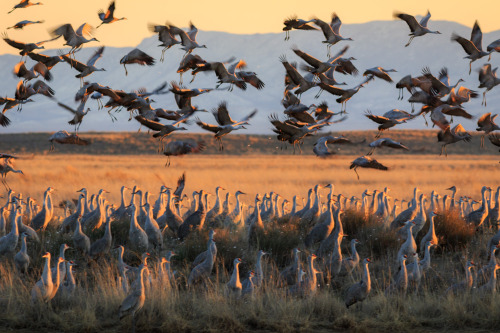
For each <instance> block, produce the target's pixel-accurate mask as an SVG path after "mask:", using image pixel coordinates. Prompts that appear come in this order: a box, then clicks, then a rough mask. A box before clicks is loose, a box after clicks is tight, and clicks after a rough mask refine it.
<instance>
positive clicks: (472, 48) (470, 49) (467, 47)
mask: <svg viewBox="0 0 500 333" xmlns="http://www.w3.org/2000/svg"><path fill="white" fill-rule="evenodd" d="M451 40H453V41H455V42H457V43H458V44H460V45H462V48H463V49H464V51H465V52H467V54H473V53H476V52H479V50H478V49H477V47H476V45H474V43H472V42H471V41H470V40H468V39H466V38H463V37H461V36H459V35H457V34H452V35H451Z"/></svg>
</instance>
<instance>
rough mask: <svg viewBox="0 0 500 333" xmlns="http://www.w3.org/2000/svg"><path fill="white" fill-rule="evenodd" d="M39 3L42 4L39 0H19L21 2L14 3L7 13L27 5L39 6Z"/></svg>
mask: <svg viewBox="0 0 500 333" xmlns="http://www.w3.org/2000/svg"><path fill="white" fill-rule="evenodd" d="M40 5H43V3H41V2H31V1H30V0H21V2H19V3H18V4H17V5H15V6H14V7H13V8H12V10H11V11H10V12H8V13H7V14H10V13H12V12H13V11H14V10H16V9H18V8H28V7H31V6H40Z"/></svg>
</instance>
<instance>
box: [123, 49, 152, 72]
mask: <svg viewBox="0 0 500 333" xmlns="http://www.w3.org/2000/svg"><path fill="white" fill-rule="evenodd" d="M120 64H122V65H123V68H125V75H128V71H127V67H126V66H125V65H127V64H139V65H141V66H144V65H148V66H153V65H154V64H155V59H154V58H153V57H151V56H150V55H148V54H146V53H145V52H142V51H141V50H139V49H133V50H132V51H130V52H129V53H127V54H126V55H125V56H124V57H123V58H121V59H120Z"/></svg>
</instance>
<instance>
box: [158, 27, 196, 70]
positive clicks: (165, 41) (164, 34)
mask: <svg viewBox="0 0 500 333" xmlns="http://www.w3.org/2000/svg"><path fill="white" fill-rule="evenodd" d="M149 30H150V31H151V32H155V33H157V34H158V40H159V41H160V42H161V44H160V45H158V46H163V50H162V51H161V57H160V61H161V62H163V59H164V57H165V51H167V50H168V49H169V48H171V47H172V46H174V45H176V44H180V43H181V42H180V41H178V40H177V39H176V38H175V34H174V33H173V32H172V30H171V29H170V27H169V26H167V25H155V24H150V25H149ZM191 57H199V56H192V55H191V54H188V55H186V56H184V58H182V61H183V62H186V61H187V60H188V59H190V58H191ZM200 59H201V58H200ZM181 63H182V62H181ZM177 72H179V71H177Z"/></svg>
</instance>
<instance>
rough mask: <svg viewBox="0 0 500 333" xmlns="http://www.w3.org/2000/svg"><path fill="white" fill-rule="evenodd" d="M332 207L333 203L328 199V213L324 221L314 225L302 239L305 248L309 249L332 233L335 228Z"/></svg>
mask: <svg viewBox="0 0 500 333" xmlns="http://www.w3.org/2000/svg"><path fill="white" fill-rule="evenodd" d="M332 206H333V201H332V199H330V201H329V202H328V212H327V216H326V220H325V221H324V222H323V223H320V224H316V225H315V226H314V227H313V228H312V230H311V231H310V232H309V233H308V234H307V236H306V238H305V239H304V244H305V246H306V247H308V248H310V247H312V246H313V245H314V244H316V243H319V242H321V241H323V240H324V239H326V238H327V237H328V236H329V235H330V233H331V232H332V230H333V228H334V227H335V220H334V219H333V214H332Z"/></svg>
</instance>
